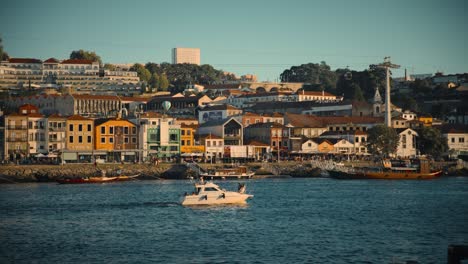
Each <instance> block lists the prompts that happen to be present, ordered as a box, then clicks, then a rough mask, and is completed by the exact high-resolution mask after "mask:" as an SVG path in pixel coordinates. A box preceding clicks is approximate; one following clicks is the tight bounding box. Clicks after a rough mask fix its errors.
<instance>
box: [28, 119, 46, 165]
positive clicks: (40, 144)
mask: <svg viewBox="0 0 468 264" xmlns="http://www.w3.org/2000/svg"><path fill="white" fill-rule="evenodd" d="M46 123H47V119H46V118H45V117H44V116H43V115H41V114H34V113H31V114H28V146H29V150H28V152H29V153H28V154H29V156H33V155H37V154H46V153H47V152H48V149H47V142H46Z"/></svg>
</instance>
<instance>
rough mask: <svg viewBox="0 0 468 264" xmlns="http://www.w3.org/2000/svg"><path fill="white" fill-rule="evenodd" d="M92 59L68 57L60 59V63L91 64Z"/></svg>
mask: <svg viewBox="0 0 468 264" xmlns="http://www.w3.org/2000/svg"><path fill="white" fill-rule="evenodd" d="M93 62H94V61H93V60H82V59H68V60H64V61H62V64H93Z"/></svg>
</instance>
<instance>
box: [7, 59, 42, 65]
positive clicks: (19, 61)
mask: <svg viewBox="0 0 468 264" xmlns="http://www.w3.org/2000/svg"><path fill="white" fill-rule="evenodd" d="M8 62H9V63H41V64H42V61H41V60H38V59H30V58H10V59H9V60H8Z"/></svg>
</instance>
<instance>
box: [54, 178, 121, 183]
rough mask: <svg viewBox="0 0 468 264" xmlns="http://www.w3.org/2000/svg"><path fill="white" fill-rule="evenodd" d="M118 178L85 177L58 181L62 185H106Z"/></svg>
mask: <svg viewBox="0 0 468 264" xmlns="http://www.w3.org/2000/svg"><path fill="white" fill-rule="evenodd" d="M117 178H118V177H85V178H73V179H57V182H58V183H60V184H80V183H104V182H111V181H115V180H116V179H117Z"/></svg>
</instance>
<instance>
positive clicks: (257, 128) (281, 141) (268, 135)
mask: <svg viewBox="0 0 468 264" xmlns="http://www.w3.org/2000/svg"><path fill="white" fill-rule="evenodd" d="M244 133H245V140H256V141H259V142H262V143H265V144H268V145H269V146H270V148H271V150H272V151H273V152H276V153H277V154H278V150H279V151H280V152H287V151H288V150H289V138H290V134H289V133H290V128H289V127H287V126H284V125H282V124H279V123H276V122H266V123H257V124H252V125H250V126H248V127H246V128H245V131H244Z"/></svg>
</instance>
